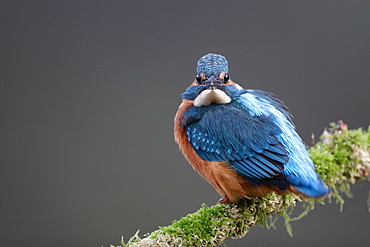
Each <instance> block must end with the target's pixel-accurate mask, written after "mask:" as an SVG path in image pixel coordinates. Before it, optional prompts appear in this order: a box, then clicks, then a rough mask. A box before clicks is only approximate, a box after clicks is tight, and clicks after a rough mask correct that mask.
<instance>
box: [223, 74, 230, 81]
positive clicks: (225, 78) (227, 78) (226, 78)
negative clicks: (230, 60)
mask: <svg viewBox="0 0 370 247" xmlns="http://www.w3.org/2000/svg"><path fill="white" fill-rule="evenodd" d="M228 81H229V75H228V74H226V75H224V83H227V82H228Z"/></svg>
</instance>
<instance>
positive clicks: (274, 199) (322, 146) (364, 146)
mask: <svg viewBox="0 0 370 247" xmlns="http://www.w3.org/2000/svg"><path fill="white" fill-rule="evenodd" d="M309 152H310V154H311V158H312V160H313V161H314V164H315V167H316V170H317V172H318V173H319V174H320V176H321V177H322V178H323V179H324V181H325V182H326V183H327V184H328V185H329V186H330V187H331V188H332V189H333V193H332V194H331V195H330V196H329V197H328V199H329V201H331V199H333V198H334V199H335V200H336V202H337V203H340V205H341V207H342V205H343V203H344V200H343V198H342V196H341V195H340V194H341V193H342V192H344V193H345V194H347V195H351V193H350V185H351V184H353V183H355V182H356V181H359V180H363V179H365V178H366V177H367V176H368V174H369V172H370V127H369V128H368V130H367V131H365V130H363V129H361V128H360V129H357V130H347V126H346V125H345V124H343V122H341V121H339V122H338V124H331V127H330V128H328V129H326V130H325V131H324V133H323V134H322V136H321V139H320V141H319V142H318V143H314V146H313V147H311V148H310V149H309ZM302 201H303V202H304V203H305V204H304V206H305V210H304V212H303V213H302V214H301V215H300V216H299V217H296V218H290V215H291V212H292V210H293V208H294V206H295V205H296V204H297V202H302ZM315 202H319V201H318V200H315V199H311V198H305V197H301V196H298V195H294V194H291V195H285V196H279V195H277V194H275V193H270V194H268V195H266V196H264V197H253V198H252V199H251V200H248V201H246V203H244V204H242V205H234V204H229V203H218V204H216V205H214V206H212V207H208V206H206V205H204V204H203V205H202V207H201V208H200V209H199V210H198V211H197V212H195V213H192V214H189V215H187V216H185V217H183V218H181V219H180V220H178V221H174V222H173V223H172V225H170V226H166V227H160V228H159V230H156V231H154V232H152V233H150V234H147V235H146V237H145V238H143V239H141V238H139V237H138V232H137V233H136V234H135V235H134V236H133V237H132V238H131V239H130V240H129V241H128V243H126V244H125V243H124V241H123V238H122V241H121V242H122V245H123V246H137V247H139V246H140V247H144V246H145V247H146V246H217V245H220V244H222V243H223V241H224V240H226V239H230V238H241V237H243V236H244V235H245V234H246V233H247V232H248V230H249V228H251V227H252V226H254V225H256V224H259V225H263V226H271V224H273V223H271V222H269V220H270V221H271V216H280V215H281V216H283V217H284V218H285V220H286V225H287V230H288V232H289V233H290V234H291V227H290V224H289V222H290V221H292V220H297V219H299V218H301V217H302V216H304V215H306V214H307V213H308V211H310V210H312V209H313V208H314V205H315Z"/></svg>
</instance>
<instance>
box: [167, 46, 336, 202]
mask: <svg viewBox="0 0 370 247" xmlns="http://www.w3.org/2000/svg"><path fill="white" fill-rule="evenodd" d="M181 99H182V103H181V105H180V106H179V109H178V111H177V113H176V116H175V120H174V121H175V128H174V131H175V140H176V142H177V143H178V145H179V148H180V150H181V151H182V153H183V154H184V156H185V158H186V159H187V160H188V161H189V163H190V164H191V165H192V166H193V168H194V169H195V170H196V171H197V172H198V173H199V174H200V175H201V176H202V177H203V178H205V179H206V180H207V181H208V182H209V183H210V184H211V185H212V186H213V187H214V188H215V189H216V191H217V192H218V193H219V194H220V196H221V197H222V198H223V200H222V202H231V203H238V202H239V201H240V199H241V198H249V196H263V195H265V194H267V193H269V192H271V191H276V192H277V193H278V194H282V195H283V194H287V193H296V194H304V195H306V196H308V197H321V196H324V195H325V194H327V193H329V191H330V189H329V188H328V187H327V186H326V185H325V183H324V182H323V180H322V179H321V178H320V176H319V175H318V174H317V173H316V171H315V169H314V165H313V162H312V161H311V159H310V157H309V154H308V152H307V150H306V147H305V145H304V143H303V142H302V140H301V138H300V137H299V135H298V134H297V132H296V130H295V126H294V124H293V122H292V119H291V118H292V116H291V114H290V112H289V110H288V108H287V107H286V106H285V105H284V103H283V102H282V101H281V100H280V99H279V98H278V97H277V96H276V95H274V94H272V93H268V92H264V91H260V90H249V89H243V88H242V87H241V86H240V85H238V84H237V83H235V82H234V81H232V80H231V79H230V78H229V74H228V62H227V60H226V58H225V57H224V56H221V55H218V54H212V53H210V54H207V55H205V56H203V57H202V58H200V59H199V61H198V65H197V76H196V78H195V80H194V81H193V83H192V84H191V85H190V87H188V88H187V89H186V91H185V92H184V93H183V94H182V95H181Z"/></svg>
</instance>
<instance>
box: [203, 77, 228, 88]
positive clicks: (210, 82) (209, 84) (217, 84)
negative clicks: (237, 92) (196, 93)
mask: <svg viewBox="0 0 370 247" xmlns="http://www.w3.org/2000/svg"><path fill="white" fill-rule="evenodd" d="M202 84H203V86H204V87H205V88H206V89H208V88H211V89H221V88H222V84H223V81H222V80H219V79H217V78H216V77H215V76H213V75H211V76H210V77H209V78H207V80H205V81H203V83H202Z"/></svg>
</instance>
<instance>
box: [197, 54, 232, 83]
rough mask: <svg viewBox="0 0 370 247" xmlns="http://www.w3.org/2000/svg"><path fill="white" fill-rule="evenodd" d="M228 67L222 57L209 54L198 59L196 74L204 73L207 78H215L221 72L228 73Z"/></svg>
mask: <svg viewBox="0 0 370 247" xmlns="http://www.w3.org/2000/svg"><path fill="white" fill-rule="evenodd" d="M228 65H229V64H228V62H227V59H226V58H225V57H224V56H221V55H218V54H214V53H209V54H207V55H205V56H203V57H201V58H200V59H199V61H198V66H197V73H198V74H200V73H204V74H205V76H206V77H207V78H208V77H210V76H212V75H213V76H216V77H217V76H219V75H220V73H221V72H225V73H229V68H228Z"/></svg>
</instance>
